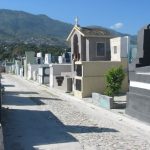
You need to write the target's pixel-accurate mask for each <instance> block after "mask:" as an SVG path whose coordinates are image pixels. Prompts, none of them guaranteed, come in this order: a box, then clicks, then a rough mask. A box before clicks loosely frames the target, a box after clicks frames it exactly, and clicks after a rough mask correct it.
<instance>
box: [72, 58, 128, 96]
mask: <svg viewBox="0 0 150 150" xmlns="http://www.w3.org/2000/svg"><path fill="white" fill-rule="evenodd" d="M77 64H82V65H83V75H82V77H78V76H76V77H75V79H81V87H82V88H81V89H82V91H77V90H74V95H75V96H77V97H80V98H83V97H89V96H91V94H92V92H99V93H103V92H104V90H105V87H106V86H105V76H104V75H105V74H106V72H107V71H108V70H109V69H110V68H112V67H118V66H120V65H122V66H123V68H124V69H125V70H126V71H127V59H123V60H122V62H111V61H105V62H104V61H99V62H78V63H77ZM127 91H128V73H127V72H126V77H125V79H124V81H123V84H122V92H127Z"/></svg>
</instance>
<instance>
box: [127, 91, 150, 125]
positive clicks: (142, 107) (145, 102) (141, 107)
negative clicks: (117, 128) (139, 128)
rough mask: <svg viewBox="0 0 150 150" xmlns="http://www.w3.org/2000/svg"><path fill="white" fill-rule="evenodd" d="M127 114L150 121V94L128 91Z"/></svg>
mask: <svg viewBox="0 0 150 150" xmlns="http://www.w3.org/2000/svg"><path fill="white" fill-rule="evenodd" d="M126 114H128V115H130V116H132V117H135V118H137V119H139V120H141V121H145V122H148V123H150V96H145V95H142V94H137V93H132V92H128V93H127V107H126Z"/></svg>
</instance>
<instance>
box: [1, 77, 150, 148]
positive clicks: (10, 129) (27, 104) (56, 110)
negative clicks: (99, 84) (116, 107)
mask: <svg viewBox="0 0 150 150" xmlns="http://www.w3.org/2000/svg"><path fill="white" fill-rule="evenodd" d="M2 83H3V84H4V85H5V89H6V93H5V96H4V99H3V134H4V146H5V150H33V149H35V150H80V149H81V150H82V149H83V150H101V149H103V150H109V149H110V150H116V149H140V150H142V149H143V150H148V149H149V147H150V141H149V139H150V135H149V133H150V127H149V126H148V125H146V124H142V123H139V122H138V121H135V120H131V119H129V118H125V117H124V116H121V115H117V114H115V113H112V112H110V111H107V110H104V109H101V108H97V107H95V106H93V105H91V104H86V103H85V102H82V101H80V100H79V101H74V100H72V99H70V100H69V99H67V98H65V97H61V96H60V95H58V96H55V95H53V94H51V93H50V92H52V91H50V89H48V88H44V87H42V86H39V85H38V84H35V83H33V82H30V81H27V80H24V79H22V78H20V77H17V76H14V75H8V74H3V79H2ZM49 91H50V92H49Z"/></svg>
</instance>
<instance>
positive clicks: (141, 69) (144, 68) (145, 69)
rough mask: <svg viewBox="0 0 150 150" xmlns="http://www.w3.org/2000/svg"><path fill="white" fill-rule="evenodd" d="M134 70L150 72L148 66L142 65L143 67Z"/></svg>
mask: <svg viewBox="0 0 150 150" xmlns="http://www.w3.org/2000/svg"><path fill="white" fill-rule="evenodd" d="M136 71H142V72H150V66H143V67H139V68H136Z"/></svg>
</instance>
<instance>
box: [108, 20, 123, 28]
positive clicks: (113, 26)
mask: <svg viewBox="0 0 150 150" xmlns="http://www.w3.org/2000/svg"><path fill="white" fill-rule="evenodd" d="M123 26H124V24H123V23H122V22H118V23H116V24H114V25H112V26H111V27H110V28H112V29H114V30H117V29H120V28H122V27H123Z"/></svg>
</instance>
